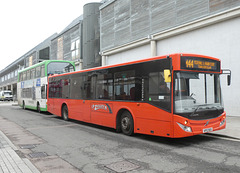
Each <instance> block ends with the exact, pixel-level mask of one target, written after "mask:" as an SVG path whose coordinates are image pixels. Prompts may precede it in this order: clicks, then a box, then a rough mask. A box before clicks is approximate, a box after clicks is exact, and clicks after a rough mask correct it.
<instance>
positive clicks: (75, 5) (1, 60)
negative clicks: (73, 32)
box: [0, 0, 101, 71]
mask: <svg viewBox="0 0 240 173" xmlns="http://www.w3.org/2000/svg"><path fill="white" fill-rule="evenodd" d="M100 1H101V0H67V1H60V0H3V1H0V71H1V70H2V69H4V68H5V67H7V66H8V65H9V64H11V63H12V62H14V61H15V60H16V59H18V58H20V57H21V56H22V55H24V54H25V53H27V52H28V51H29V50H31V49H32V48H34V47H35V46H37V45H38V44H39V43H41V42H42V41H44V40H45V39H46V38H48V37H50V36H51V35H52V34H54V33H60V32H61V31H62V30H63V29H64V28H65V27H66V26H67V25H68V24H70V23H71V22H72V21H73V20H74V19H76V18H77V17H79V16H80V15H82V14H83V6H84V5H85V4H86V3H90V2H100Z"/></svg>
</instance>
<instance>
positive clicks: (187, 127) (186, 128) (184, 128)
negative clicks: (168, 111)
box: [177, 122, 192, 132]
mask: <svg viewBox="0 0 240 173" xmlns="http://www.w3.org/2000/svg"><path fill="white" fill-rule="evenodd" d="M177 124H178V125H179V126H180V127H181V128H182V129H183V130H184V131H185V132H192V129H191V127H189V126H184V125H182V124H180V123H178V122H177Z"/></svg>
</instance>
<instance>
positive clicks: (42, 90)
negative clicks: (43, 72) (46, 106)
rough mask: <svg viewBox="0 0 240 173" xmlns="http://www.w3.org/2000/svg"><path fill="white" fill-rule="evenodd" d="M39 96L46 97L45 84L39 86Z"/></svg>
mask: <svg viewBox="0 0 240 173" xmlns="http://www.w3.org/2000/svg"><path fill="white" fill-rule="evenodd" d="M41 98H42V99H46V90H45V85H43V86H41Z"/></svg>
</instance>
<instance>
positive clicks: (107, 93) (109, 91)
mask: <svg viewBox="0 0 240 173" xmlns="http://www.w3.org/2000/svg"><path fill="white" fill-rule="evenodd" d="M96 87H97V90H96V98H97V99H112V96H113V79H112V74H111V73H109V74H100V73H99V74H98V77H97V84H96Z"/></svg>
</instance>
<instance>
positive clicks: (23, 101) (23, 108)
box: [23, 101, 26, 109]
mask: <svg viewBox="0 0 240 173" xmlns="http://www.w3.org/2000/svg"><path fill="white" fill-rule="evenodd" d="M23 109H26V107H25V102H24V101H23Z"/></svg>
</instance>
